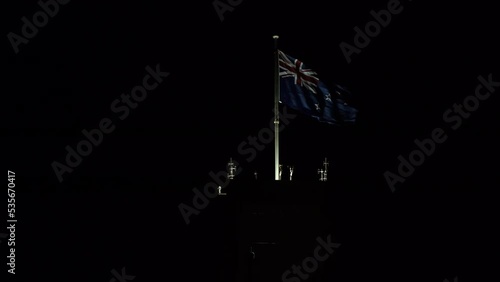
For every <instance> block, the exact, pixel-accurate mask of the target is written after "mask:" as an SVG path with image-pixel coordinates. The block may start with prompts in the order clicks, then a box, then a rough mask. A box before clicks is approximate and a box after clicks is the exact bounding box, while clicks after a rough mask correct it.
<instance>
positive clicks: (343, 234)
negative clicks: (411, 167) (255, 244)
mask: <svg viewBox="0 0 500 282" xmlns="http://www.w3.org/2000/svg"><path fill="white" fill-rule="evenodd" d="M42 1H44V0H42ZM239 2H241V4H239V5H236V6H234V7H232V8H231V9H232V11H226V12H224V13H223V15H222V20H221V18H220V17H219V14H218V12H217V11H216V9H215V8H214V4H213V3H215V2H213V1H212V0H209V1H208V0H207V1H174V2H172V3H170V2H169V1H164V3H163V2H160V1H156V2H154V1H147V2H145V1H140V2H138V1H131V2H123V1H122V2H120V3H118V2H116V3H114V4H102V3H97V2H96V3H87V2H85V3H83V2H82V1H70V2H68V3H67V4H58V6H59V10H58V11H57V13H54V14H55V15H54V16H53V17H49V18H48V20H47V24H46V25H45V26H43V27H40V28H38V31H37V32H36V34H34V35H33V36H32V38H30V39H24V40H26V41H24V42H25V43H18V44H17V45H16V44H12V43H11V39H10V38H11V37H12V34H11V32H12V33H15V34H17V35H18V36H23V32H22V27H23V24H24V23H23V21H22V20H21V18H23V17H26V18H27V19H28V20H30V21H32V20H33V14H35V13H36V12H38V11H40V10H41V9H42V8H41V7H40V6H39V4H37V2H36V1H24V2H23V3H22V4H18V5H16V6H12V3H9V7H7V8H5V9H4V18H6V21H5V23H4V27H5V31H4V34H5V37H4V47H6V48H4V54H5V56H6V58H4V63H3V67H4V72H3V74H4V79H5V80H4V89H5V90H4V91H3V93H4V95H3V101H4V103H3V104H4V105H5V107H3V108H4V110H3V111H2V116H3V118H2V120H3V123H2V124H3V133H4V134H5V135H4V138H3V143H2V144H3V149H4V154H3V156H4V157H3V158H2V159H3V160H4V161H3V162H2V164H3V167H6V168H7V169H8V170H12V171H15V172H16V181H17V184H16V185H17V186H16V193H17V194H16V204H17V207H16V210H17V216H18V219H19V222H18V229H17V230H16V232H17V235H16V236H17V237H16V238H17V239H16V240H17V243H18V247H17V256H18V257H19V258H18V260H17V267H16V270H17V272H18V273H19V274H17V276H16V278H15V279H17V280H12V281H33V279H32V278H31V277H32V275H34V274H35V273H36V275H35V277H37V278H38V279H41V278H43V279H45V278H46V279H48V278H51V279H52V280H53V281H67V280H71V281H109V280H110V279H111V278H112V277H113V274H112V273H111V272H110V271H111V270H112V269H116V270H117V271H118V272H119V271H120V269H121V268H122V267H126V269H127V273H131V274H132V275H135V276H136V278H135V280H134V281H138V282H140V281H172V280H180V279H182V281H236V280H233V278H227V277H228V276H230V275H229V274H221V273H223V272H224V270H221V269H225V268H224V267H221V265H222V264H223V263H222V262H221V261H223V260H222V259H221V257H224V255H220V253H225V251H224V250H225V249H224V248H231V246H229V247H227V244H230V243H227V242H229V241H230V240H229V241H224V239H223V238H233V239H232V240H235V239H234V238H235V237H234V236H233V235H231V234H233V233H231V232H232V231H230V230H229V229H225V228H226V227H227V226H226V225H224V224H220V222H219V223H217V222H218V220H216V219H217V218H218V217H219V216H221V215H227V214H228V213H229V212H228V211H226V210H225V207H226V204H227V203H225V202H224V200H223V199H220V198H216V199H214V200H212V201H211V202H210V205H209V207H207V208H206V209H204V210H203V211H201V213H200V214H199V215H195V216H193V217H192V218H191V223H190V224H189V225H186V223H185V222H184V219H183V217H182V215H181V214H180V212H179V208H178V206H179V204H180V203H186V204H191V201H192V198H193V192H192V189H193V188H194V187H198V188H200V189H202V188H203V186H204V185H205V184H206V183H207V182H210V181H211V179H210V176H209V173H210V172H211V171H213V172H218V171H221V170H224V169H226V164H227V162H228V160H229V158H231V157H232V158H233V159H235V160H237V161H238V162H239V163H240V164H241V168H242V172H241V174H240V175H238V176H237V178H239V180H240V183H243V184H242V185H248V183H250V181H253V173H254V171H258V173H259V180H261V181H263V182H265V183H267V184H266V185H269V187H271V186H272V185H274V184H272V179H273V173H274V166H273V165H274V160H273V156H274V151H273V143H270V144H268V145H264V146H265V148H264V149H263V150H262V151H259V152H258V153H257V155H256V157H255V159H254V160H252V161H251V162H247V161H245V158H246V157H248V156H244V155H242V154H240V153H239V151H238V146H240V144H241V143H242V142H244V141H247V142H248V137H249V136H256V135H257V134H258V132H259V131H260V130H261V129H262V128H264V127H269V123H270V121H271V119H272V118H273V111H272V109H273V99H274V97H273V39H272V36H273V35H274V34H278V35H279V36H280V39H279V49H280V50H282V51H283V52H285V53H287V54H289V55H291V56H293V57H295V58H297V59H300V60H301V61H303V62H304V63H305V64H306V65H307V66H308V67H309V68H311V69H313V70H314V71H316V72H317V73H318V75H319V78H320V79H321V80H322V81H323V82H325V83H326V85H330V86H331V85H334V84H335V83H338V84H340V85H343V86H345V87H347V88H348V89H349V90H350V91H351V92H352V95H353V97H352V103H353V104H354V105H355V106H356V107H357V108H358V109H359V116H358V120H357V122H356V123H355V124H354V125H351V126H345V127H341V126H332V125H329V124H325V123H319V122H317V121H316V120H314V119H313V118H311V117H307V116H304V115H300V114H298V115H297V117H296V118H294V119H293V120H292V121H291V122H290V124H289V125H288V126H286V128H285V130H284V131H283V132H282V133H281V135H280V139H281V158H282V163H283V164H284V165H293V166H294V167H295V171H294V178H295V179H296V181H297V183H298V184H297V187H296V188H297V189H308V187H310V186H314V185H317V184H318V182H319V181H318V178H319V176H318V175H317V170H318V168H320V167H321V164H322V160H323V159H324V158H325V157H327V158H328V160H329V161H330V171H329V181H328V182H327V183H326V184H325V185H324V186H322V187H323V188H325V190H326V191H327V192H326V194H327V196H326V197H325V199H326V200H325V202H326V203H327V204H326V205H327V206H328V208H326V209H327V210H328V212H327V213H328V214H329V215H330V220H331V222H332V223H331V226H333V227H331V228H332V229H333V230H335V231H334V234H337V236H338V237H337V239H338V240H339V242H340V241H342V240H343V241H342V242H340V243H343V244H344V246H346V247H345V248H344V249H340V250H339V256H337V257H335V261H333V262H330V265H329V266H326V267H325V268H326V270H325V273H327V272H328V269H329V268H331V271H330V273H332V274H331V276H324V277H323V279H324V280H321V281H368V279H370V280H375V281H378V280H385V281H402V280H403V279H404V281H422V280H425V281H436V282H441V281H443V280H444V279H445V278H447V279H449V280H450V281H452V279H453V278H454V277H456V276H457V277H458V280H460V281H461V282H462V281H481V280H486V278H488V279H491V278H492V277H493V276H491V275H492V273H493V266H494V265H495V264H494V263H493V260H492V259H490V258H489V257H488V256H489V255H493V254H496V253H497V251H495V250H497V249H496V247H497V243H495V241H493V238H495V237H496V238H498V236H497V235H494V228H493V227H494V225H496V221H495V220H497V219H496V217H495V216H494V215H495V214H496V213H498V203H497V201H495V197H494V196H493V194H494V192H495V190H496V189H497V187H498V182H499V181H498V180H499V179H498V172H497V169H498V158H499V152H498V144H499V138H498V134H497V133H498V129H499V126H498V111H497V109H498V106H499V99H498V97H497V96H498V94H499V93H500V86H496V92H493V91H490V92H491V95H490V96H489V97H488V98H485V99H484V100H480V101H479V103H478V105H479V106H478V107H477V109H474V110H472V111H467V110H465V111H466V113H464V114H463V115H464V116H467V118H464V116H460V114H457V113H455V112H454V104H462V103H463V102H464V99H466V98H467V97H469V96H474V95H475V90H476V87H477V86H478V85H481V82H480V80H478V77H479V76H481V77H483V78H485V79H487V78H488V76H490V77H491V78H490V80H493V81H500V71H499V62H500V60H499V58H500V56H499V50H500V48H499V47H500V43H499V41H498V23H497V17H498V10H497V9H495V8H494V6H493V4H490V3H486V1H484V2H485V3H483V4H480V3H478V2H474V4H472V3H466V2H463V3H462V2H457V1H455V2H453V3H447V4H439V5H438V4H437V3H434V2H431V1H426V2H424V1H418V0H414V1H408V0H406V1H401V2H400V3H399V5H397V4H394V3H395V2H394V1H369V2H361V1H344V0H342V1H334V2H331V1H296V2H293V1H272V3H271V1H250V0H243V1H236V0H233V1H228V2H225V1H224V0H221V1H220V2H219V3H223V4H222V5H228V4H227V3H233V4H235V3H236V4H238V3H239ZM16 3H17V2H16ZM61 3H64V1H61ZM388 3H390V4H389V6H391V5H394V6H391V7H392V9H395V10H398V11H399V12H397V13H395V14H392V15H391V19H390V22H388V24H387V25H386V26H385V27H381V28H380V32H379V33H378V34H376V35H375V36H374V37H371V38H370V41H369V43H368V44H367V45H366V46H365V47H363V48H359V49H358V50H359V52H358V53H353V54H351V55H350V56H349V59H350V63H349V62H348V60H347V59H346V56H345V55H344V54H343V52H342V49H341V48H340V47H339V46H340V45H341V43H342V42H345V43H346V44H349V45H351V46H356V44H355V42H354V41H355V40H354V39H355V38H354V37H355V34H356V31H355V27H359V28H360V29H361V30H364V29H365V26H366V24H367V23H369V22H371V21H373V20H374V18H373V15H372V14H370V11H371V10H374V11H375V12H378V11H380V10H382V9H384V10H387V9H388ZM221 7H222V6H221ZM9 35H10V37H9ZM14 45H16V46H14ZM16 49H17V52H16ZM147 68H149V71H148V70H147ZM155 69H159V70H160V71H161V72H163V73H164V74H163V77H157V78H158V80H155V79H154V78H151V79H150V80H149V81H148V83H150V85H152V84H155V83H157V84H155V87H152V88H154V89H152V90H150V91H148V92H147V96H145V98H144V99H143V100H142V101H140V102H137V104H136V105H135V106H134V107H135V108H132V107H131V106H125V105H126V104H125V102H123V101H120V100H121V95H122V93H124V94H126V95H128V94H130V92H131V91H132V89H133V88H134V87H135V86H137V85H143V79H144V77H145V75H147V74H148V73H150V72H151V71H154V70H155ZM165 73H168V75H167V74H165ZM493 83H495V82H493ZM491 87H492V88H491V89H493V90H495V86H491ZM486 89H487V87H485V86H483V89H482V90H481V91H482V92H481V93H484V95H486V93H487V92H488V91H486ZM117 99H118V100H117ZM472 99H473V98H471V97H469V100H468V101H471V100H472ZM113 105H114V106H113ZM118 107H122V108H121V110H118V109H117V108H118ZM123 107H126V109H125V108H123ZM449 109H451V111H452V113H448V119H446V118H444V117H443V115H445V113H446V112H447V111H448V110H449ZM290 112H291V113H292V114H297V112H294V111H293V110H290ZM103 120H105V121H107V122H108V124H107V126H104V127H113V131H112V132H110V133H103V134H102V142H101V143H100V144H99V145H98V146H93V149H92V152H91V153H90V154H89V155H88V156H84V157H82V160H81V163H80V164H78V165H77V166H76V167H74V168H73V171H72V172H70V173H65V174H63V175H62V181H59V180H60V179H58V177H57V175H56V173H55V172H54V169H53V163H54V162H59V163H61V164H65V158H66V154H67V151H66V149H65V148H66V146H70V147H72V148H73V149H75V148H76V146H77V144H78V143H79V142H80V141H81V140H86V139H85V138H86V137H85V136H84V134H83V133H82V130H86V131H92V130H93V129H96V128H99V127H100V123H102V121H103ZM436 128H440V129H442V131H443V132H444V135H445V136H446V140H445V141H444V142H442V143H441V144H436V146H435V150H434V152H433V153H432V154H431V155H430V156H426V157H425V161H424V162H423V164H422V165H419V166H417V167H416V168H415V171H414V172H413V173H412V174H411V175H410V176H409V177H407V179H406V180H405V181H404V183H401V182H399V183H397V184H395V191H394V192H392V191H391V189H390V187H389V186H390V185H388V183H387V181H386V178H385V177H384V173H385V172H386V171H391V172H393V173H397V171H398V165H399V163H400V160H399V159H398V156H400V155H402V156H403V157H404V158H406V159H408V156H409V155H410V153H411V152H412V151H414V150H415V149H417V148H418V147H417V145H416V144H415V143H414V142H415V139H418V140H420V141H421V140H424V139H428V138H432V136H433V133H432V132H433V131H434V130H435V129H436ZM443 138H444V137H443ZM266 181H267V182H266ZM252 183H256V184H251V185H257V186H258V185H262V184H259V183H258V182H252ZM234 184H235V185H232V184H230V185H229V188H231V189H237V188H236V187H237V184H238V183H237V182H235V183H234ZM231 186H233V187H231ZM266 187H267V186H266ZM229 188H228V189H229ZM294 189H295V188H294ZM227 199H230V198H229V197H228V198H227ZM228 201H230V200H228ZM220 221H227V222H232V221H237V219H235V218H233V217H231V218H225V217H224V216H222V217H220ZM217 224H218V225H217ZM215 226H217V227H215ZM2 232H3V231H2ZM231 236H233V237H231ZM316 236H317V235H314V236H313V237H312V238H313V241H314V238H315V237H316ZM231 242H232V241H231ZM5 243H6V241H4V240H3V239H2V243H1V245H0V248H1V249H2V257H3V258H4V259H5V256H4V254H7V251H8V250H7V248H6V246H5ZM309 243H310V242H309ZM309 243H306V245H307V244H309ZM349 246H351V247H349ZM488 254H489V255H488ZM299 256H300V255H299ZM334 256H335V254H334ZM216 258H217V259H216ZM4 259H2V261H3V260H4ZM229 261H231V259H229ZM298 262H299V261H297V263H298ZM4 265H5V263H4ZM332 265H333V266H332ZM226 267H227V266H226ZM5 271H6V270H5ZM229 273H232V272H229ZM9 275H10V274H9ZM325 275H326V274H325ZM329 275H330V274H329ZM10 276H12V275H10ZM496 276H498V273H497V274H496ZM221 277H224V278H221ZM10 278H12V277H10ZM201 279H203V280H201ZM330 279H331V280H330ZM316 281H320V280H316Z"/></svg>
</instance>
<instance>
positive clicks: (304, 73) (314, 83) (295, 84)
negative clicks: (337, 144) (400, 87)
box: [278, 51, 358, 125]
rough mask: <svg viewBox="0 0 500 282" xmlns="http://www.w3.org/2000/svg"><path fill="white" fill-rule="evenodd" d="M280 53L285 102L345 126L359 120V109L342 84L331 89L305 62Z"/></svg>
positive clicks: (282, 95) (292, 106)
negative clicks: (350, 99) (351, 103)
mask: <svg viewBox="0 0 500 282" xmlns="http://www.w3.org/2000/svg"><path fill="white" fill-rule="evenodd" d="M278 52H279V74H280V101H281V102H282V103H284V104H285V105H287V106H288V107H290V108H292V109H295V110H297V111H299V112H301V113H303V114H306V115H309V116H311V117H314V118H316V119H317V120H319V121H321V122H327V123H330V124H336V125H341V124H345V123H353V122H354V121H355V120H356V116H357V114H358V110H357V109H355V108H354V107H352V106H350V105H348V104H347V101H346V98H347V97H349V94H350V93H349V91H347V90H346V89H345V88H343V87H341V86H340V85H334V86H333V87H332V88H331V91H330V89H328V88H327V87H326V85H325V84H324V83H323V82H321V81H320V80H319V79H318V77H317V73H316V72H314V71H312V70H311V69H308V68H307V67H306V66H305V65H304V63H303V62H301V61H299V60H297V59H295V58H293V57H291V56H289V55H286V54H285V53H283V52H281V51H278Z"/></svg>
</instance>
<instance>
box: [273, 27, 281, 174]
mask: <svg viewBox="0 0 500 282" xmlns="http://www.w3.org/2000/svg"><path fill="white" fill-rule="evenodd" d="M278 38H279V36H278V35H273V39H274V180H281V177H280V139H279V128H280V112H279V101H280V74H279V54H278Z"/></svg>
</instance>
